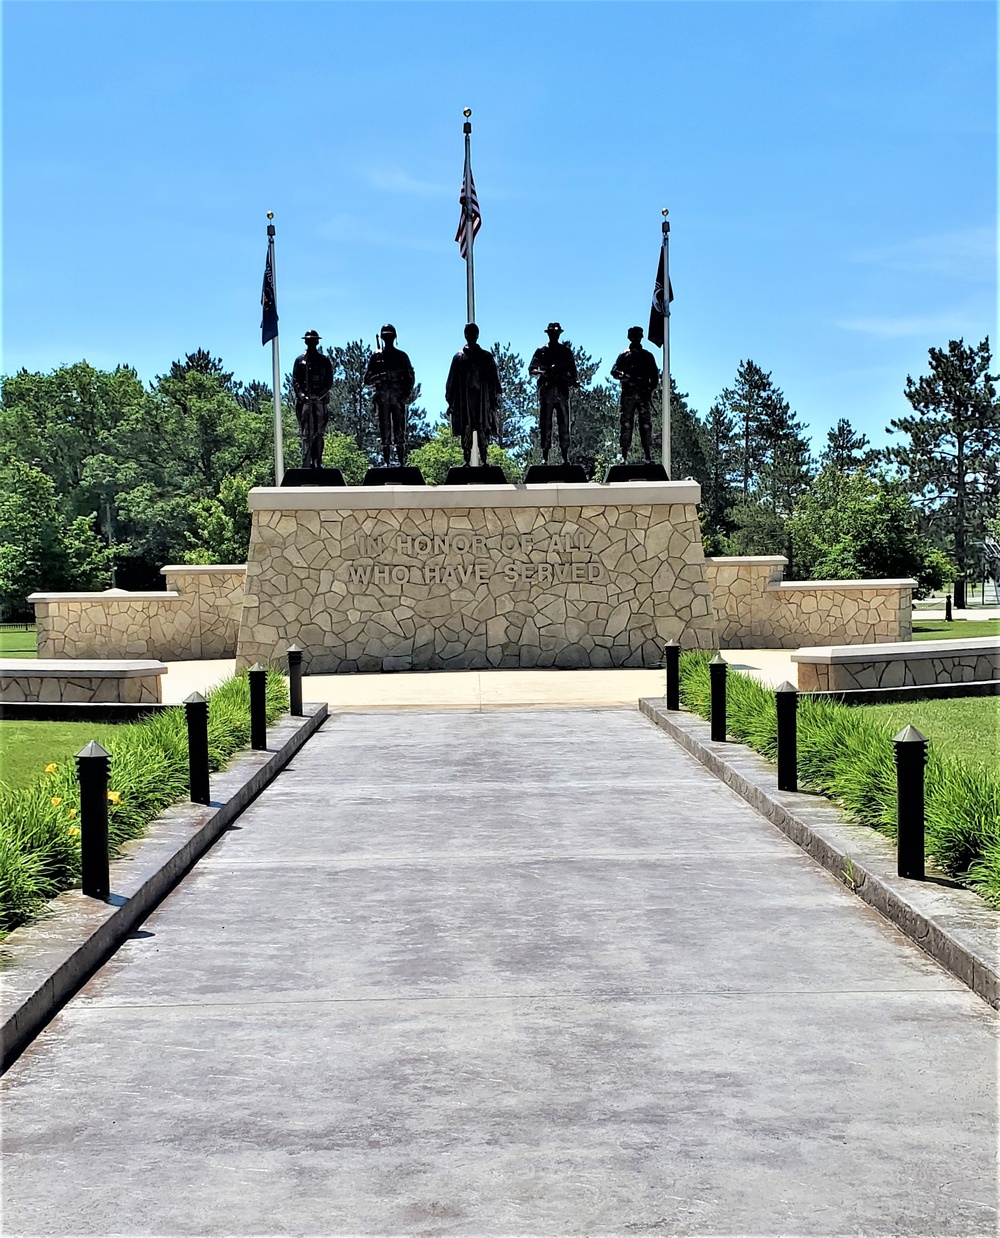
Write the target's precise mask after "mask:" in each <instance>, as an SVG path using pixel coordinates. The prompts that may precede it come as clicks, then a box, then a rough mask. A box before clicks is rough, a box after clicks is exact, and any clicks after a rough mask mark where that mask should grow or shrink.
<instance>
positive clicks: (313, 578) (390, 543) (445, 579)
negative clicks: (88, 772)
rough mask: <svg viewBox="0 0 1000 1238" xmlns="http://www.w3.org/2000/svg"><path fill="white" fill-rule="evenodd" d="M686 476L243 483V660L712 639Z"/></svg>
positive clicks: (556, 658)
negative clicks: (246, 534) (490, 482)
mask: <svg viewBox="0 0 1000 1238" xmlns="http://www.w3.org/2000/svg"><path fill="white" fill-rule="evenodd" d="M699 498H700V490H699V487H698V486H697V485H696V484H695V483H694V482H646V483H639V482H637V483H634V484H633V485H629V486H603V485H597V484H596V483H584V484H582V485H541V486H532V485H526V486H517V487H515V486H509V485H496V486H482V485H480V486H412V487H411V486H394V487H392V488H383V487H376V486H372V487H365V486H349V487H346V488H345V489H339V490H333V489H329V490H327V489H322V488H319V487H314V488H306V487H300V488H296V489H274V488H268V489H255V490H251V492H250V498H249V505H250V509H251V512H252V515H253V527H252V532H251V537H250V556H249V562H248V564H247V577H246V601H245V603H244V607H243V614H242V620H241V624H240V634H239V642H238V649H237V659H238V664H239V665H240V666H241V667H245V666H249V665H252V664H253V663H254V662H258V661H259V662H266V661H268V660H276V661H281V660H283V659H284V657H285V652H286V650H287V649H288V646H289V645H291V644H293V643H294V644H297V645H298V646H299V647H300V648H301V649H302V650H303V666H304V668H305V669H306V671H307V672H308V673H311V674H317V673H321V672H331V671H339V672H352V671H381V670H445V669H447V670H460V669H464V668H478V669H487V668H490V667H556V666H558V667H612V666H647V667H653V666H659V665H660V664H661V658H662V652H663V643H664V642H665V641H668V640H676V641H678V642H679V643H680V644H681V645H682V646H683V647H685V648H700V649H711V648H715V647H716V625H715V612H714V609H713V606H712V598H711V594H710V592H709V585H708V580H707V578H706V569H705V560H704V556H703V554H702V548H701V534H700V530H699V527H698V513H697V508H696V504H697V502H698V500H699Z"/></svg>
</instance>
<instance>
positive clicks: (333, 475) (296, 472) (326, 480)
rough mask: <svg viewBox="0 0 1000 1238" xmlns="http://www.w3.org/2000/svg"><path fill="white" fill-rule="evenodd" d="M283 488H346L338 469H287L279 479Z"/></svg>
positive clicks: (342, 475)
mask: <svg viewBox="0 0 1000 1238" xmlns="http://www.w3.org/2000/svg"><path fill="white" fill-rule="evenodd" d="M281 484H282V485H283V486H346V485H347V482H346V481H344V474H343V473H342V472H341V471H340V469H288V470H287V471H286V472H285V475H284V477H282V479H281Z"/></svg>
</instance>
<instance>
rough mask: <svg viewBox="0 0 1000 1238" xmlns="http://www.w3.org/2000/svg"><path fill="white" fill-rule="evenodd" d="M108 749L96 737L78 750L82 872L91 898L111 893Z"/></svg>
mask: <svg viewBox="0 0 1000 1238" xmlns="http://www.w3.org/2000/svg"><path fill="white" fill-rule="evenodd" d="M110 760H111V758H110V756H109V754H108V752H107V751H106V750H105V749H104V748H102V747H101V745H100V744H99V743H98V742H97V740H96V739H92V740H91V741H90V743H89V744H88V745H87V746H86V748H81V749H80V751H79V752H78V753H77V754H76V768H77V776H78V778H79V780H80V876H81V885H82V887H83V892H84V894H86V896H87V897H88V898H101V899H105V898H107V897H108V895H109V894H110V893H111V877H110V874H109V871H108V766H109V763H110Z"/></svg>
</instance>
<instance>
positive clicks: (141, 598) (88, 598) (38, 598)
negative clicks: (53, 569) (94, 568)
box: [27, 589, 190, 602]
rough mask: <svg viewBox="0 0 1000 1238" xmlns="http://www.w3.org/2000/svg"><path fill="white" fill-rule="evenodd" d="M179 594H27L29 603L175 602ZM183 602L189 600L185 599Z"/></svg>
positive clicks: (155, 591)
mask: <svg viewBox="0 0 1000 1238" xmlns="http://www.w3.org/2000/svg"><path fill="white" fill-rule="evenodd" d="M180 596H181V595H180V594H179V593H177V592H176V591H175V590H173V589H149V590H147V591H146V592H144V593H127V592H126V591H125V590H119V591H117V592H115V593H110V592H105V593H29V594H28V597H27V600H28V601H29V602H147V601H149V599H150V598H168V599H169V600H170V601H172V602H173V601H177V600H178V599H179V598H180ZM184 600H185V601H189V600H190V599H188V598H185V599H184Z"/></svg>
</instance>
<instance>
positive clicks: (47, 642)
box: [28, 564, 246, 662]
mask: <svg viewBox="0 0 1000 1238" xmlns="http://www.w3.org/2000/svg"><path fill="white" fill-rule="evenodd" d="M161 571H162V572H163V575H164V576H165V577H166V579H167V586H168V587H167V591H166V592H165V593H159V592H148V593H127V592H125V590H123V589H108V590H107V591H106V592H104V593H33V594H32V595H31V597H30V598H29V599H28V601H30V602H33V603H34V607H35V620H36V623H37V625H38V656H39V657H40V658H122V657H129V658H160V659H163V660H166V661H178V662H179V661H185V660H190V659H198V658H231V657H233V656H234V655H235V653H236V639H237V635H238V632H239V623H240V613H241V611H242V609H243V594H244V590H245V580H246V568H245V567H244V566H243V565H242V564H209V565H207V566H200V565H171V566H169V567H164V568H162V569H161Z"/></svg>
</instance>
